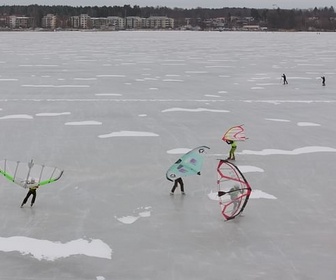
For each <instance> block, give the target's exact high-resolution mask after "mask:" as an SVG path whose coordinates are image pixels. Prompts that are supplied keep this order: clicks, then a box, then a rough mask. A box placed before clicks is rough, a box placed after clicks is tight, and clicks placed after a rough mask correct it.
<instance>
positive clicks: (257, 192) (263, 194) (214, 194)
mask: <svg viewBox="0 0 336 280" xmlns="http://www.w3.org/2000/svg"><path fill="white" fill-rule="evenodd" d="M208 198H209V199H211V200H215V201H219V197H218V192H217V191H215V192H213V191H210V193H208ZM250 198H252V199H259V198H264V199H277V198H276V197H275V196H274V195H271V194H268V193H266V192H263V191H261V190H252V192H251V195H250Z"/></svg>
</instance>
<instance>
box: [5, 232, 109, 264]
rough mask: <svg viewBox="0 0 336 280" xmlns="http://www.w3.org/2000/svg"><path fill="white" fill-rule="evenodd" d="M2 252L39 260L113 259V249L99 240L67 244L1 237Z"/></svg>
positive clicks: (27, 238)
mask: <svg viewBox="0 0 336 280" xmlns="http://www.w3.org/2000/svg"><path fill="white" fill-rule="evenodd" d="M0 251H2V252H13V251H17V252H20V253H21V254H22V255H29V254H30V255H32V256H33V257H34V258H36V259H38V260H47V261H54V260H56V259H59V258H66V257H69V256H73V255H86V256H89V257H97V258H105V259H111V255H112V249H111V248H110V247H109V246H108V245H107V244H106V243H104V242H103V241H101V240H99V239H92V240H90V241H88V240H84V239H77V240H72V241H69V242H67V243H61V242H53V241H49V240H40V239H34V238H30V237H25V236H12V237H0Z"/></svg>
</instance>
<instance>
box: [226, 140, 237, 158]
mask: <svg viewBox="0 0 336 280" xmlns="http://www.w3.org/2000/svg"><path fill="white" fill-rule="evenodd" d="M226 143H227V144H228V145H231V149H230V152H229V157H228V158H227V159H231V160H236V157H235V151H236V149H237V144H236V141H232V140H226Z"/></svg>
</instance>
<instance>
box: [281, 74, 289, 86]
mask: <svg viewBox="0 0 336 280" xmlns="http://www.w3.org/2000/svg"><path fill="white" fill-rule="evenodd" d="M281 77H282V79H283V84H284V85H287V84H288V82H287V77H286V75H285V74H282V76H281Z"/></svg>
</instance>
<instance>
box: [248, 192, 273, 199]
mask: <svg viewBox="0 0 336 280" xmlns="http://www.w3.org/2000/svg"><path fill="white" fill-rule="evenodd" d="M250 198H256V199H258V198H265V199H277V198H276V197H275V196H274V195H271V194H268V193H265V192H263V191H261V190H252V192H251V195H250Z"/></svg>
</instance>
